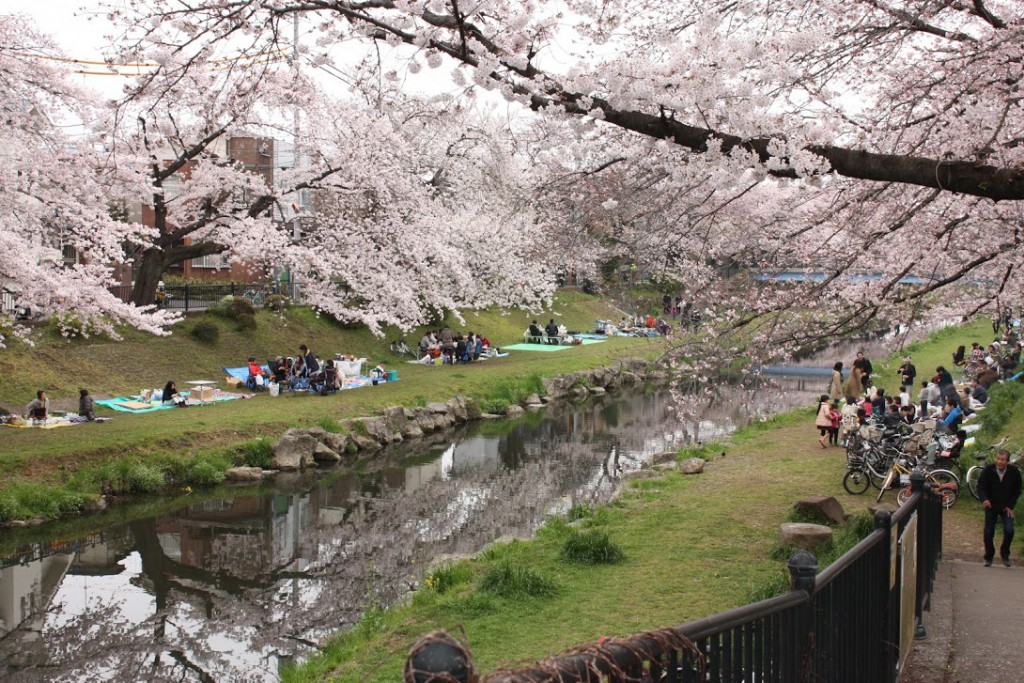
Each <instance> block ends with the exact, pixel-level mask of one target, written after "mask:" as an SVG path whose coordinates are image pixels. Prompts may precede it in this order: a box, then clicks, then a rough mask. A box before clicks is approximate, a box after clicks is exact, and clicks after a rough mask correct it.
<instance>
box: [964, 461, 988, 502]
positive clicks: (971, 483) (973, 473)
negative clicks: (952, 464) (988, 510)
mask: <svg viewBox="0 0 1024 683" xmlns="http://www.w3.org/2000/svg"><path fill="white" fill-rule="evenodd" d="M983 469H984V468H983V467H982V466H981V465H975V466H974V467H972V468H971V469H969V470H967V475H966V476H965V477H964V482H965V483H966V484H967V490H968V491H970V492H971V495H972V496H974V497H975V498H977V499H978V500H981V495H980V494H979V493H978V480H980V479H981V471H982V470H983Z"/></svg>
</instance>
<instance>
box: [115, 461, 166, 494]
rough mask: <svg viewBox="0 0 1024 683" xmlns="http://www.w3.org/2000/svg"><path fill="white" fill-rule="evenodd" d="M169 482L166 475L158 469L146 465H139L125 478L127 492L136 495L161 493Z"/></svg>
mask: <svg viewBox="0 0 1024 683" xmlns="http://www.w3.org/2000/svg"><path fill="white" fill-rule="evenodd" d="M166 483H167V482H166V481H165V479H164V473H163V472H161V471H160V470H159V469H157V468H156V467H153V466H152V465H146V464H142V463H140V464H137V465H134V466H132V468H131V469H130V470H129V473H128V476H127V477H126V478H125V484H126V487H125V490H126V491H128V492H134V493H152V492H154V491H159V490H160V489H162V488H163V487H164V485H165V484H166Z"/></svg>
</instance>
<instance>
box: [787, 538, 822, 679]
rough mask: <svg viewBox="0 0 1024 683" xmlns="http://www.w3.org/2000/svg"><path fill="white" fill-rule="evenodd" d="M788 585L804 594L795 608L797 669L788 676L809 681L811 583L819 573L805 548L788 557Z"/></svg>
mask: <svg viewBox="0 0 1024 683" xmlns="http://www.w3.org/2000/svg"><path fill="white" fill-rule="evenodd" d="M787 566H788V567H789V587H790V589H791V590H794V591H803V592H804V593H806V594H807V601H806V602H805V603H804V604H803V605H802V606H801V607H800V609H798V610H797V616H796V619H795V623H794V630H795V633H794V636H795V637H794V639H793V642H794V644H795V646H796V652H795V653H794V654H795V655H796V661H795V665H796V667H797V670H796V671H794V672H789V675H788V676H787V677H786V678H787V680H792V681H798V682H799V683H809V682H810V681H812V680H814V671H815V668H816V667H815V662H814V651H815V643H814V632H815V623H814V586H815V580H816V578H817V575H818V559H817V558H816V557H815V556H814V555H813V554H812V553H810V552H808V551H806V550H798V551H797V552H795V553H793V555H792V557H790V558H789V563H788V564H787Z"/></svg>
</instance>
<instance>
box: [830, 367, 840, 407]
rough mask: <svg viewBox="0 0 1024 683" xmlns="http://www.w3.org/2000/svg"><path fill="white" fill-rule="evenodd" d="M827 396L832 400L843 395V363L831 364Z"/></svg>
mask: <svg viewBox="0 0 1024 683" xmlns="http://www.w3.org/2000/svg"><path fill="white" fill-rule="evenodd" d="M828 397H829V398H830V399H832V400H833V401H835V400H838V399H840V398H842V397H843V364H842V363H841V362H839V363H836V364H835V365H833V366H832V381H831V382H829V383H828Z"/></svg>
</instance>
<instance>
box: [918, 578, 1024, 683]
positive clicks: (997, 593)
mask: <svg viewBox="0 0 1024 683" xmlns="http://www.w3.org/2000/svg"><path fill="white" fill-rule="evenodd" d="M1022 589H1024V568H1021V567H1020V566H1017V565H1016V564H1015V566H1013V567H1011V568H1010V569H1007V568H1006V567H1004V566H1002V564H1000V562H999V560H998V558H997V559H996V562H995V564H993V566H991V567H983V566H982V564H981V562H964V561H960V560H947V561H943V562H942V563H940V565H939V570H938V573H937V575H936V579H935V592H934V593H933V595H932V606H931V607H932V609H931V611H930V612H925V615H924V625H925V628H926V630H927V632H928V637H927V638H926V639H925V640H922V641H918V642H917V643H916V645H915V648H914V651H913V653H912V654H911V655H910V661H909V662H908V664H907V670H906V671H905V672H904V675H903V676H902V677H901V678H900V681H901V683H1017V682H1018V681H1024V647H1022V646H1021V644H1022V643H1024V601H1022V600H1021V594H1022Z"/></svg>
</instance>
